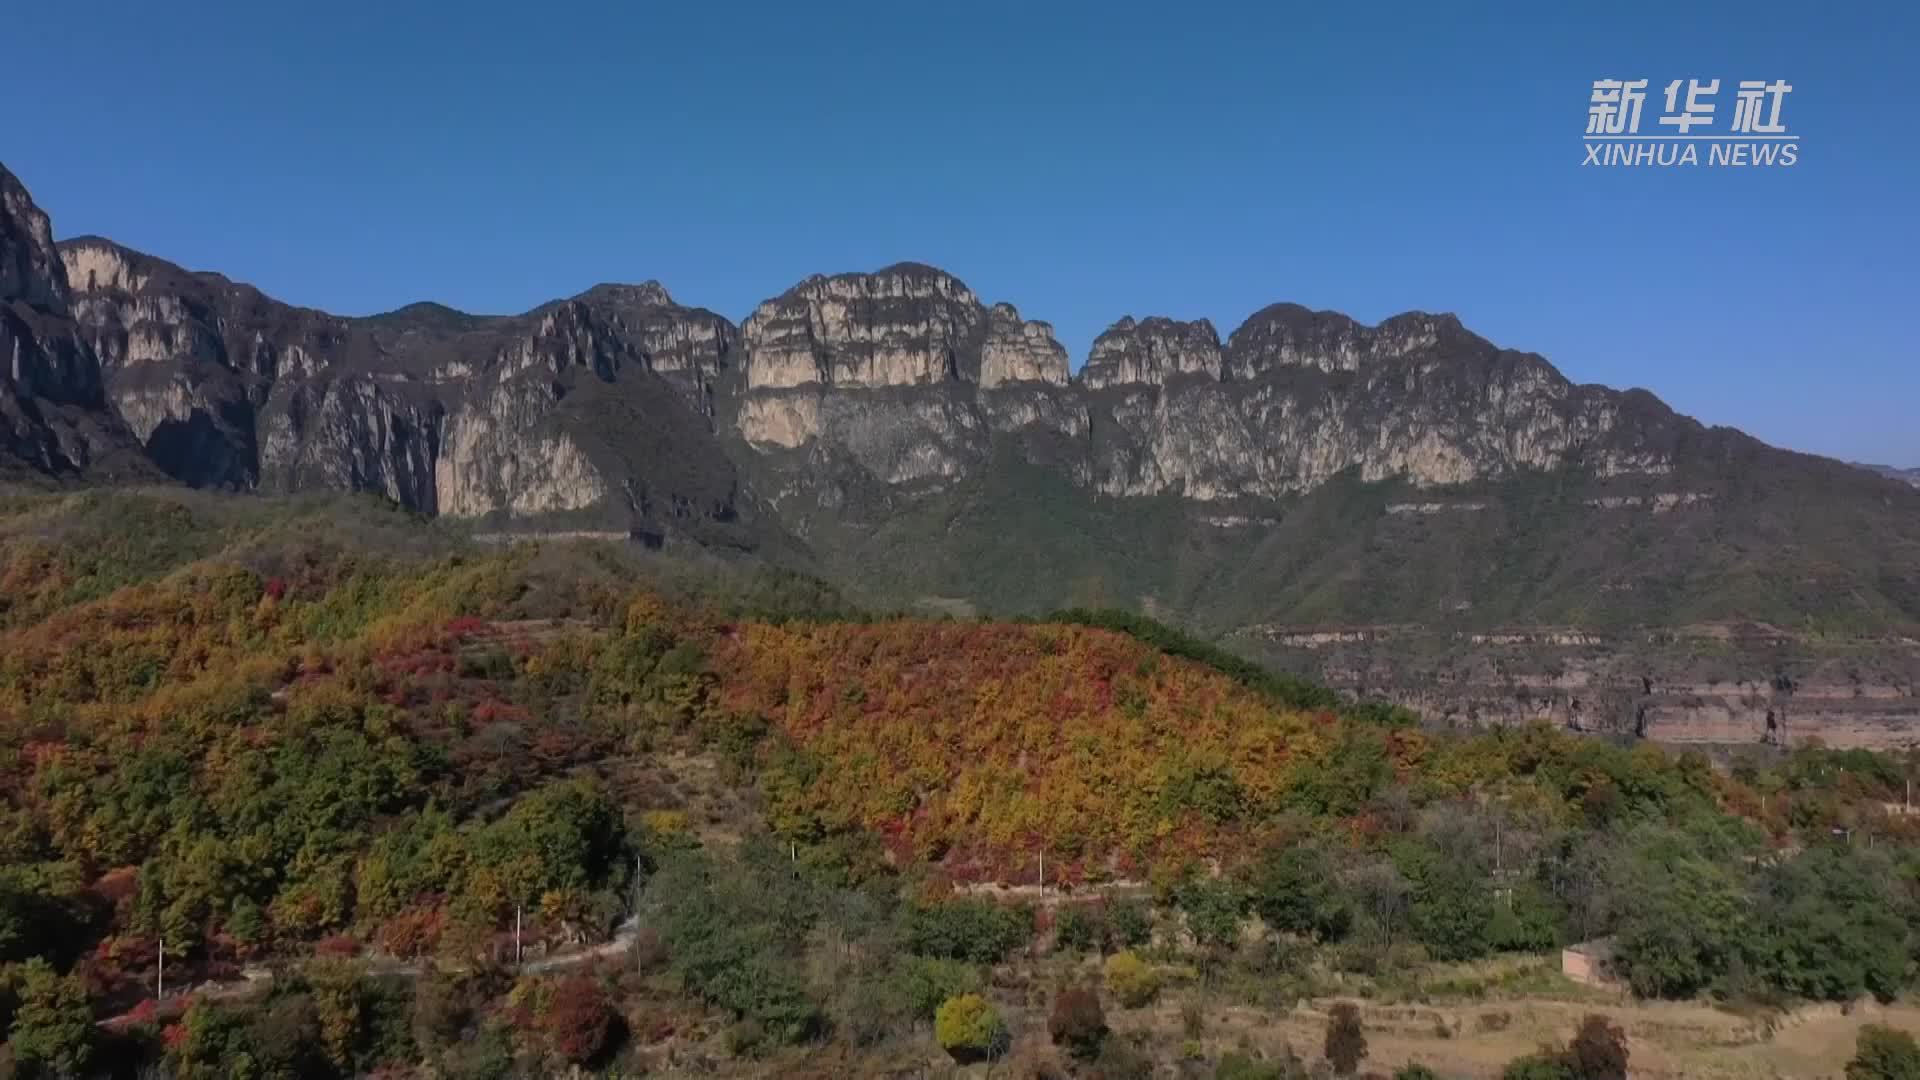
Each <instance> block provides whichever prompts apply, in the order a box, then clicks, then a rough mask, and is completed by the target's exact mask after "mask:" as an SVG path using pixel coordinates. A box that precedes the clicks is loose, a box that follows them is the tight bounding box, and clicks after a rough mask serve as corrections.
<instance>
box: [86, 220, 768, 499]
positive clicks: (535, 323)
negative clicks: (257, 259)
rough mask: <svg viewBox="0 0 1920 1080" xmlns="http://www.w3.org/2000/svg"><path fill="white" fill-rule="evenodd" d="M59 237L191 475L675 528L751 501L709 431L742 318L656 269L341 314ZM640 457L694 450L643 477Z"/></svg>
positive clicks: (128, 417)
mask: <svg viewBox="0 0 1920 1080" xmlns="http://www.w3.org/2000/svg"><path fill="white" fill-rule="evenodd" d="M60 255H61V258H62V260H63V262H64V266H65V269H66V273H67V275H68V277H69V279H70V280H72V281H74V282H76V283H77V284H76V287H75V288H74V290H73V297H74V299H73V305H74V311H75V314H76V315H77V317H78V321H79V325H80V328H81V330H82V331H83V336H84V337H85V338H86V339H87V342H88V343H89V345H90V346H91V348H92V349H93V350H94V351H95V353H97V355H98V356H99V357H101V358H102V361H103V364H102V371H103V372H104V377H105V396H106V398H107V400H109V401H110V402H111V404H112V406H113V408H114V409H115V410H116V411H117V412H118V414H119V415H120V416H121V417H123V418H124V419H125V421H126V423H127V424H128V426H129V427H130V428H131V429H132V431H133V433H134V434H135V435H136V436H137V437H138V438H139V439H140V440H141V441H142V442H143V443H144V445H145V447H146V449H147V451H148V453H149V454H150V455H151V457H152V458H153V460H154V461H156V462H157V463H159V464H160V465H161V466H162V467H163V468H165V469H166V470H167V471H168V472H170V473H172V474H173V475H175V476H176V477H178V478H179V479H181V480H184V481H186V482H188V483H192V484H195V485H199V486H213V487H228V488H236V489H242V490H247V489H255V488H258V489H261V490H267V491H297V490H305V489H310V488H333V489H345V490H354V491H369V492H375V493H378V494H381V495H384V496H386V497H387V498H390V499H393V500H394V501H396V502H398V503H400V504H402V505H404V506H408V507H411V508H414V509H417V510H421V511H425V512H429V513H445V514H449V515H455V516H463V517H478V516H486V515H499V516H504V517H520V516H542V515H553V514H586V515H589V516H595V517H599V518H604V519H608V520H613V521H618V522H619V523H621V524H623V525H627V526H629V527H631V528H632V529H634V530H636V531H638V532H643V533H646V534H648V535H663V536H664V535H671V534H673V533H675V532H683V531H687V530H692V531H694V532H698V531H699V530H700V528H701V527H702V526H703V525H711V524H715V523H721V524H723V525H724V523H728V522H732V521H734V520H735V519H736V518H737V517H738V516H739V515H738V509H739V508H738V507H737V506H736V505H734V504H735V502H736V500H737V499H738V498H739V497H740V494H741V489H740V485H739V484H738V483H737V482H736V481H735V480H734V478H733V476H732V465H731V463H730V462H729V461H728V459H727V457H726V455H725V454H724V453H723V452H722V451H721V450H720V449H719V447H718V445H717V443H716V440H715V437H714V433H713V429H712V423H713V422H712V417H713V415H714V412H715V409H716V401H717V400H718V399H719V397H720V396H721V395H722V393H723V389H722V388H723V386H724V385H725V384H726V383H727V382H728V380H730V379H732V378H734V377H735V373H734V372H733V371H732V368H731V367H730V364H731V360H732V354H733V350H734V342H735V330H734V327H733V325H732V324H731V323H729V322H727V321H726V320H725V319H723V318H721V317H719V316H717V315H714V314H713V313H711V312H706V311H700V310H697V309H690V308H683V307H681V306H679V305H677V304H675V303H674V301H673V299H672V297H671V296H670V295H669V294H668V293H667V291H666V289H665V288H664V287H662V286H661V285H659V284H658V283H657V282H648V283H645V284H642V285H601V286H596V287H595V288H593V289H590V290H588V291H587V292H585V293H583V294H581V295H580V296H577V297H574V298H572V299H570V300H565V301H557V302H555V303H552V304H548V305H545V306H543V307H541V308H538V309H536V310H534V311H532V312H529V313H527V314H525V315H521V316H512V317H490V316H475V315H468V314H466V313H463V312H459V311H455V310H453V309H451V308H447V307H444V306H441V305H436V304H415V305H411V306H409V307H406V308H402V309H399V310H397V311H394V312H389V313H387V314H384V315H377V316H371V317H367V318H343V317H339V316H333V315H328V314H326V313H324V312H318V311H313V310H310V309H303V308H296V307H293V306H291V305H287V304H282V303H280V302H278V301H276V300H273V299H272V298H270V297H267V296H265V295H264V294H262V293H260V292H259V291H258V290H256V289H253V288H251V287H250V286H245V285H239V284H236V283H234V282H231V281H228V280H227V279H225V278H223V277H220V276H219V275H215V274H196V273H189V272H187V271H184V270H181V269H180V268H179V267H177V266H174V265H173V264H171V263H167V262H165V261H164V260H160V259H156V258H153V257H151V256H147V255H143V254H141V253H138V252H134V251H131V250H129V249H126V248H122V247H119V246H118V245H115V244H113V243H111V242H110V241H106V240H101V239H98V238H94V237H84V238H80V239H77V240H73V241H69V242H66V243H64V244H62V245H61V252H60ZM643 418H644V419H643ZM642 422H644V424H645V430H634V428H633V426H632V425H634V424H636V423H642ZM663 438H665V439H668V440H669V441H671V442H672V443H673V446H671V447H668V448H663V447H661V446H660V445H658V442H659V440H660V439H663ZM635 447H644V448H645V453H641V451H639V450H636V449H635ZM636 454H640V455H641V456H648V455H658V456H659V457H661V458H664V459H670V460H677V461H679V462H681V463H682V464H680V465H678V466H676V467H671V468H659V469H651V468H648V469H641V472H643V473H645V475H636V474H635V470H636V467H637V466H636V465H635V455H636ZM723 531H724V530H723Z"/></svg>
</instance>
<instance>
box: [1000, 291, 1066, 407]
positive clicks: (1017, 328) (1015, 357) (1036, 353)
mask: <svg viewBox="0 0 1920 1080" xmlns="http://www.w3.org/2000/svg"><path fill="white" fill-rule="evenodd" d="M1068 377H1069V374H1068V369H1067V350H1066V349H1065V347H1063V346H1062V345H1061V344H1060V343H1059V342H1057V341H1055V340H1054V339H1053V327H1051V326H1049V325H1048V324H1046V323H1043V322H1030V321H1028V320H1025V319H1022V318H1021V317H1020V312H1019V311H1018V310H1017V309H1015V308H1014V306H1013V305H1012V304H995V305H993V308H992V310H990V311H989V312H988V313H987V337H986V341H985V342H984V343H983V344H982V345H981V346H980V385H981V386H982V387H985V388H987V389H992V388H993V387H996V386H1003V385H1006V384H1009V383H1044V384H1046V385H1048V386H1065V385H1066V384H1067V379H1068Z"/></svg>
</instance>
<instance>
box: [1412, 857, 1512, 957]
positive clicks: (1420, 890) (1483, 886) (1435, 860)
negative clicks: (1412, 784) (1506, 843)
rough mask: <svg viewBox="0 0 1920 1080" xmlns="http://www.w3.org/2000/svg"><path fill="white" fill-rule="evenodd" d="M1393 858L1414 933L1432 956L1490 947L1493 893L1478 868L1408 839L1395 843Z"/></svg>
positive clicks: (1481, 953) (1471, 954) (1480, 952)
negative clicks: (1404, 887)
mask: <svg viewBox="0 0 1920 1080" xmlns="http://www.w3.org/2000/svg"><path fill="white" fill-rule="evenodd" d="M1393 860H1394V865H1395V866H1396V867H1397V868H1398V869H1399V871H1400V873H1401V874H1402V875H1404V876H1405V878H1406V880H1407V886H1408V896H1407V924H1408V926H1409V927H1410V928H1411V929H1412V931H1413V936H1414V938H1415V939H1416V940H1417V941H1419V942H1420V943H1421V944H1422V945H1425V946H1426V947H1427V951H1428V952H1430V953H1432V954H1433V956H1434V958H1435V959H1439V960H1471V959H1473V958H1475V957H1479V956H1485V955H1486V954H1487V951H1488V950H1489V949H1490V948H1491V947H1492V939H1493V894H1492V891H1491V888H1490V886H1489V883H1488V881H1487V879H1486V877H1485V875H1484V874H1483V873H1482V872H1481V871H1480V869H1479V868H1478V867H1476V866H1474V865H1472V864H1470V863H1462V862H1460V861H1458V860H1452V859H1447V858H1444V857H1443V856H1442V855H1441V854H1440V853H1439V852H1438V851H1435V850H1434V849H1433V848H1430V847H1428V846H1426V845H1424V844H1420V843H1416V842H1411V841H1409V842H1406V843H1402V844H1400V845H1397V846H1396V847H1395V848H1394V852H1393Z"/></svg>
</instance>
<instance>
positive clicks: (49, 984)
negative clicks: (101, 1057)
mask: <svg viewBox="0 0 1920 1080" xmlns="http://www.w3.org/2000/svg"><path fill="white" fill-rule="evenodd" d="M17 980H18V982H17V985H18V989H17V990H16V991H15V993H16V995H17V1000H18V1001H19V1005H18V1006H17V1007H16V1008H15V1009H14V1013H13V1027H12V1029H11V1030H10V1031H9V1032H8V1033H7V1044H8V1045H9V1046H11V1047H12V1048H13V1058H14V1060H15V1061H16V1062H18V1063H19V1064H20V1065H21V1066H23V1067H25V1068H27V1069H29V1070H35V1071H38V1072H40V1073H43V1074H45V1075H49V1076H79V1075H81V1074H82V1073H83V1072H85V1070H86V1067H87V1064H88V1062H90V1061H91V1060H92V1059H93V1050H94V1027H93V1009H92V1008H91V1007H90V1006H89V1005H88V1004H87V988H86V987H85V986H84V985H82V984H81V982H80V980H79V979H77V978H75V977H73V976H71V975H61V974H59V973H57V972H55V971H54V970H53V966H52V965H50V964H48V963H47V962H46V961H45V960H41V959H39V958H37V957H36V958H34V959H32V960H28V961H27V962H26V963H24V964H22V965H20V967H19V968H18V969H17Z"/></svg>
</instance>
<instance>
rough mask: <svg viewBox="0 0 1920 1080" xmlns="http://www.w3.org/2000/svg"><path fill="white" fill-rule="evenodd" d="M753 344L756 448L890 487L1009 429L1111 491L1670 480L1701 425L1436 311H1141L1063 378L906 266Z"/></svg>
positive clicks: (818, 292)
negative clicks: (1218, 320)
mask: <svg viewBox="0 0 1920 1080" xmlns="http://www.w3.org/2000/svg"><path fill="white" fill-rule="evenodd" d="M740 343H741V352H742V358H741V365H742V369H743V370H744V372H745V384H744V390H743V392H742V393H741V395H740V398H739V400H738V402H737V403H736V404H735V407H733V408H732V409H731V410H730V412H728V414H727V415H728V416H729V417H730V418H731V420H732V429H733V430H734V431H735V432H737V433H738V434H739V435H740V436H741V437H742V438H743V439H744V440H745V441H746V442H747V444H748V445H750V446H752V447H754V448H755V449H756V450H757V451H759V452H760V453H761V454H762V455H771V460H772V461H774V462H775V466H776V469H777V470H778V469H791V468H792V467H793V463H794V462H795V461H797V460H801V459H798V458H795V457H793V456H792V453H793V452H796V451H802V450H808V449H826V450H829V451H832V452H833V453H835V454H837V455H840V456H841V457H842V458H844V460H847V461H850V462H852V463H854V464H855V465H856V466H857V467H860V468H863V469H865V470H866V472H867V473H868V474H869V475H870V476H871V477H872V478H874V479H877V480H879V481H881V482H883V483H885V484H889V485H895V486H936V487H937V486H941V485H943V484H946V483H950V482H951V481H953V480H955V479H958V478H961V477H964V476H966V475H968V473H969V472H970V471H971V470H973V469H974V468H976V467H978V466H979V464H980V463H981V462H983V461H984V460H986V458H987V456H988V454H989V453H990V449H991V443H992V438H991V436H994V435H1000V436H1006V437H1010V438H1012V439H1013V441H1014V442H1015V443H1016V444H1017V445H1019V446H1020V447H1021V448H1022V449H1023V450H1024V452H1025V453H1026V454H1027V456H1028V457H1029V458H1032V459H1036V460H1044V461H1045V462H1046V463H1047V464H1049V465H1052V466H1054V467H1057V468H1060V469H1062V470H1063V471H1065V472H1066V473H1067V475H1069V476H1070V477H1071V478H1072V479H1073V480H1074V482H1076V483H1078V484H1082V485H1084V486H1087V487H1090V488H1092V489H1094V490H1096V491H1098V492H1100V493H1102V494H1107V495H1113V496H1120V497H1130V496H1148V495H1159V494H1169V493H1171V494H1178V495H1182V496H1185V497H1187V498H1192V499H1200V500H1209V501H1212V500H1231V499H1246V498H1253V499H1279V498H1284V497H1287V496H1289V495H1293V494H1298V493H1301V492H1305V491H1309V490H1312V489H1314V488H1315V487H1318V486H1319V485H1321V484H1323V483H1325V482H1326V481H1327V480H1328V479H1329V478H1331V477H1332V476H1334V475H1336V474H1338V473H1341V472H1344V471H1346V470H1349V469H1353V470H1357V471H1358V473H1359V475H1360V476H1362V477H1363V478H1364V479H1367V480H1388V479H1400V480H1407V481H1411V482H1412V483H1414V484H1417V485H1423V486H1427V485H1444V484H1460V483H1467V482H1472V481H1475V480H1481V479H1486V478H1497V477H1500V476H1504V475H1509V474H1512V473H1514V472H1516V471H1519V470H1526V469H1554V468H1559V467H1563V466H1569V465H1577V466H1579V467H1582V468H1586V469H1590V470H1592V471H1593V472H1595V473H1596V474H1598V475H1602V476H1615V475H1632V474H1647V475H1660V474H1663V473H1664V472H1666V471H1669V470H1670V469H1671V465H1672V462H1671V455H1672V450H1673V447H1674V446H1675V445H1677V444H1678V443H1681V442H1684V441H1685V440H1687V439H1688V438H1690V437H1693V436H1694V435H1695V434H1697V432H1698V431H1699V430H1700V429H1699V428H1698V425H1695V424H1693V423H1692V422H1691V421H1688V420H1685V419H1684V418H1681V417H1677V416H1675V415H1674V414H1673V413H1671V412H1670V411H1669V410H1667V409H1666V408H1665V407H1664V406H1662V405H1660V404H1659V403H1658V402H1657V401H1654V400H1653V399H1651V398H1650V397H1649V396H1647V395H1633V394H1628V395H1622V394H1618V393H1615V392H1613V391H1609V390H1605V389H1602V388H1597V387H1576V386H1573V385H1572V384H1570V383H1569V382H1567V380H1566V379H1564V378H1563V377H1561V376H1560V374H1559V373H1558V372H1557V371H1555V370H1554V369H1553V367H1552V366H1551V365H1549V364H1548V363H1547V362H1546V361H1544V360H1542V359H1540V358H1539V357H1537V356H1532V355H1529V354H1522V353H1515V352H1510V351H1505V350H1501V349H1498V348H1496V347H1494V346H1493V345H1491V344H1489V343H1488V342H1486V341H1485V340H1483V339H1481V338H1479V337H1477V336H1475V335H1473V334H1471V333H1469V332H1468V331H1466V330H1465V329H1464V328H1463V327H1461V326H1460V324H1459V322H1458V321H1457V320H1456V319H1454V318H1453V317H1451V316H1446V315H1430V314H1426V313H1422V312H1412V313H1408V314H1406V315H1401V316H1396V317H1394V318H1392V319H1388V320H1387V321H1385V322H1383V323H1381V324H1380V325H1379V326H1372V327H1370V326H1364V325H1362V324H1360V323H1358V322H1355V321H1354V320H1352V319H1349V318H1347V317H1346V316H1344V315H1339V314H1336V313H1332V312H1315V311H1309V310H1307V309H1305V308H1302V307H1299V306H1297V305H1291V304H1276V305H1273V306H1271V307H1268V308H1265V309H1263V310H1261V311H1259V312H1256V313H1255V314H1254V315H1253V316H1252V317H1250V318H1249V319H1248V320H1247V321H1246V322H1245V323H1244V324H1243V325H1241V326H1240V327H1239V328H1238V329H1236V330H1235V331H1234V332H1233V334H1232V335H1230V337H1229V338H1228V340H1227V342H1226V343H1225V344H1224V345H1223V344H1222V343H1221V341H1220V338H1219V335H1218V333H1217V332H1216V331H1215V330H1214V328H1213V326H1212V325H1211V324H1210V323H1208V322H1207V321H1205V320H1200V321H1196V322H1182V321H1178V320H1173V319H1167V318H1163V317H1157V316H1155V317H1148V318H1144V319H1139V320H1135V319H1133V318H1131V317H1129V318H1125V319H1122V320H1120V321H1119V322H1117V323H1115V324H1114V325H1113V326H1112V327H1111V328H1109V329H1108V330H1107V331H1106V332H1105V333H1103V334H1101V335H1100V337H1099V338H1098V340H1096V341H1095V342H1094V345H1093V348H1092V350H1091V352H1090V354H1089V356H1088V358H1087V362H1086V364H1085V366H1084V367H1083V368H1082V369H1081V371H1080V373H1079V375H1078V376H1068V375H1067V374H1066V365H1065V357H1064V352H1063V351H1062V350H1061V349H1060V348H1059V346H1058V345H1057V343H1055V342H1054V341H1053V337H1052V332H1051V329H1050V328H1048V327H1047V326H1046V325H1045V324H1043V323H1035V322H1028V321H1025V320H1023V319H1022V318H1021V317H1020V315H1019V313H1018V312H1017V311H1016V310H1015V309H1014V308H1013V307H1012V306H1011V305H1006V304H1000V305H996V306H994V307H992V308H987V307H985V306H984V305H983V304H982V303H981V301H980V300H979V299H978V298H977V297H976V296H975V294H974V293H973V292H972V290H970V289H968V288H967V287H966V286H965V285H964V284H962V283H961V282H959V281H957V280H955V279H954V278H952V277H951V276H949V275H946V274H943V273H940V272H939V271H935V270H932V269H930V268H927V267H923V266H917V265H910V264H909V265H904V266H896V267H890V268H888V269H886V270H882V271H879V272H878V273H875V274H866V275H863V274H842V275H839V276H837V277H832V278H825V277H816V278H810V279H808V280H807V281H804V282H801V283H800V284H799V285H797V286H795V287H794V288H793V289H790V290H788V291H787V292H786V293H784V294H782V295H781V296H780V297H777V298H775V299H773V300H769V301H767V302H766V303H764V304H762V305H761V306H760V307H759V309H758V310H756V311H755V313H754V315H753V316H752V317H751V318H749V319H748V320H747V323H746V324H745V325H744V326H743V327H742V329H741V334H740ZM1013 388H1017V390H1018V392H1016V393H1008V392H1005V391H1007V390H1009V389H1013ZM883 390H884V391H890V392H888V393H881V392H880V391H883ZM1623 417H1625V418H1627V420H1628V421H1630V422H1626V423H1623V422H1622V421H1623ZM782 486H783V487H787V488H795V487H800V488H804V486H805V485H804V478H799V479H796V478H795V477H793V476H786V477H785V479H784V480H783V481H782Z"/></svg>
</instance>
